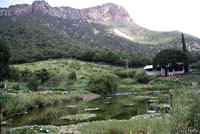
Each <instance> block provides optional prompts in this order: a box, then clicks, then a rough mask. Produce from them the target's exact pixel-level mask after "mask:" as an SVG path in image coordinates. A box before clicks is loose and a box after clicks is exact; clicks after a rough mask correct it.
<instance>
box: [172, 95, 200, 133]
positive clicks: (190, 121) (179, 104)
mask: <svg viewBox="0 0 200 134" xmlns="http://www.w3.org/2000/svg"><path fill="white" fill-rule="evenodd" d="M199 104H200V98H199V95H195V94H181V93H175V94H173V100H172V109H171V115H172V123H173V124H172V125H173V126H174V127H176V129H188V128H193V129H196V130H200V114H199V111H200V106H199Z"/></svg>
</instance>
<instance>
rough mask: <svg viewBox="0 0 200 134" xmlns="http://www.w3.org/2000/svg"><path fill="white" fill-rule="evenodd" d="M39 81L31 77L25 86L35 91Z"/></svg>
mask: <svg viewBox="0 0 200 134" xmlns="http://www.w3.org/2000/svg"><path fill="white" fill-rule="evenodd" d="M39 84H40V82H39V81H38V79H37V78H36V77H31V78H29V79H28V83H27V87H28V89H29V90H31V91H37V90H38V88H39Z"/></svg>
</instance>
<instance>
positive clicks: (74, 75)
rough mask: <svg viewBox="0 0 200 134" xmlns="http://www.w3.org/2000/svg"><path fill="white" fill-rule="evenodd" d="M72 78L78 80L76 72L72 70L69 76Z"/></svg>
mask: <svg viewBox="0 0 200 134" xmlns="http://www.w3.org/2000/svg"><path fill="white" fill-rule="evenodd" d="M68 78H69V79H70V80H77V78H76V72H71V73H70V74H69V77H68Z"/></svg>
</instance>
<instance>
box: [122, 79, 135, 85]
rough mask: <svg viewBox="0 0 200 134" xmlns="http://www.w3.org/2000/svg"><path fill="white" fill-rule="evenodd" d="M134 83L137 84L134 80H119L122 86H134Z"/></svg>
mask: <svg viewBox="0 0 200 134" xmlns="http://www.w3.org/2000/svg"><path fill="white" fill-rule="evenodd" d="M136 83H137V81H136V80H135V79H130V78H127V79H122V80H121V84H123V85H133V84H136Z"/></svg>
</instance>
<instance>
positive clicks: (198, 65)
mask: <svg viewBox="0 0 200 134" xmlns="http://www.w3.org/2000/svg"><path fill="white" fill-rule="evenodd" d="M196 68H197V69H198V70H200V61H198V62H197V63H196Z"/></svg>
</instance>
